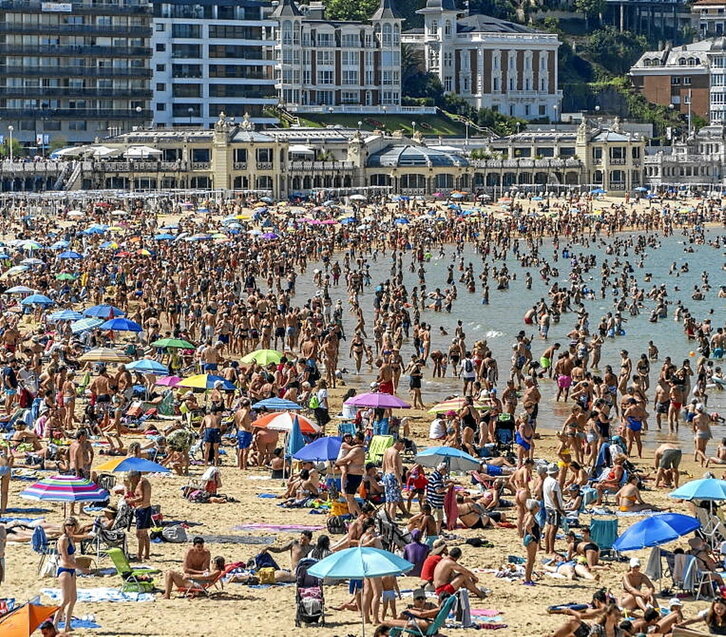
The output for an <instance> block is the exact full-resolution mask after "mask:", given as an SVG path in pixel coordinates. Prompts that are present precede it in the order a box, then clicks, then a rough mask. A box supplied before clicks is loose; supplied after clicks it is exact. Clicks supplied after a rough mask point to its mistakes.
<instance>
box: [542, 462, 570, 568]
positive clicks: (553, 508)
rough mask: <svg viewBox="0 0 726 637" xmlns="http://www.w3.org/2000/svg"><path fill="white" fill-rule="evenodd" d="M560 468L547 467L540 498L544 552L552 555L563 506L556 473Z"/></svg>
mask: <svg viewBox="0 0 726 637" xmlns="http://www.w3.org/2000/svg"><path fill="white" fill-rule="evenodd" d="M559 472H560V470H559V467H558V466H557V465H556V464H551V465H549V466H548V467H547V477H546V478H545V479H544V482H543V484H542V498H543V500H544V506H545V513H546V520H547V523H546V525H545V553H546V554H547V555H554V552H555V539H556V538H557V529H558V528H559V527H560V525H561V524H562V519H563V517H564V515H565V507H564V503H563V501H562V490H561V489H560V483H559V480H558V479H557V475H558V474H559Z"/></svg>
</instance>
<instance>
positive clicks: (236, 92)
mask: <svg viewBox="0 0 726 637" xmlns="http://www.w3.org/2000/svg"><path fill="white" fill-rule="evenodd" d="M273 26H274V23H273V22H272V21H271V20H269V19H267V18H266V17H265V16H264V15H263V8H262V6H261V4H260V3H259V2H255V1H254V0H251V1H249V2H248V1H245V0H240V1H239V2H237V1H235V0H212V2H211V3H209V4H207V3H196V2H194V0H163V1H161V2H155V3H154V18H153V27H154V32H153V36H152V60H151V68H152V70H153V82H152V88H153V89H154V98H153V104H152V108H153V114H154V122H155V124H156V125H157V126H162V127H171V126H189V125H202V126H204V127H209V126H210V125H212V124H214V122H216V121H217V119H218V118H219V113H220V112H224V113H226V114H227V116H229V117H234V118H237V119H239V120H241V118H242V117H243V116H244V115H245V114H246V113H249V115H250V116H251V118H252V121H253V122H256V123H269V124H273V123H277V118H275V117H274V116H272V115H270V114H266V113H265V112H264V109H265V108H269V107H275V106H277V103H278V99H277V93H276V89H275V79H274V65H275V62H274V60H271V59H269V57H270V56H269V55H268V54H267V50H268V47H272V46H273V45H274V42H273V41H272V39H271V36H272V28H273Z"/></svg>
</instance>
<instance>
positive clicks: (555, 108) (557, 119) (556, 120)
mask: <svg viewBox="0 0 726 637" xmlns="http://www.w3.org/2000/svg"><path fill="white" fill-rule="evenodd" d="M552 108H553V109H554V111H555V124H556V123H557V122H559V121H560V120H559V118H558V117H557V111H558V110H559V105H558V104H555V105H554V106H553V107H552Z"/></svg>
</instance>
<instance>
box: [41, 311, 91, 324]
mask: <svg viewBox="0 0 726 637" xmlns="http://www.w3.org/2000/svg"><path fill="white" fill-rule="evenodd" d="M82 318H83V314H81V313H80V312H76V311H75V310H59V311H58V312H53V314H51V315H50V316H48V320H49V321H51V322H55V321H78V320H79V319H82Z"/></svg>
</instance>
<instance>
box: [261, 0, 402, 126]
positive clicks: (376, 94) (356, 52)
mask: <svg viewBox="0 0 726 637" xmlns="http://www.w3.org/2000/svg"><path fill="white" fill-rule="evenodd" d="M270 17H271V19H272V20H274V23H275V25H276V26H275V29H274V33H273V39H274V40H275V59H276V62H277V89H278V93H279V97H280V100H281V103H282V105H283V106H284V107H285V108H287V109H288V110H291V111H305V110H315V108H322V109H328V108H331V109H336V110H339V107H345V106H355V107H358V106H363V107H369V108H375V109H380V108H381V107H382V106H386V107H388V108H390V110H391V112H393V111H395V110H396V109H397V108H398V107H400V105H401V22H402V20H401V17H400V16H399V15H398V13H397V12H396V11H395V8H394V5H393V2H392V0H381V2H380V6H379V7H378V9H377V10H376V11H375V13H374V14H373V15H372V16H371V18H370V20H368V21H365V22H353V21H350V22H346V21H339V20H335V21H334V20H328V19H326V17H325V7H324V5H323V3H322V2H319V1H313V2H310V4H308V5H301V6H298V5H297V4H296V3H295V0H280V2H279V4H278V5H277V7H276V8H275V9H274V10H273V12H272V14H271V15H270ZM378 112H380V110H378Z"/></svg>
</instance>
